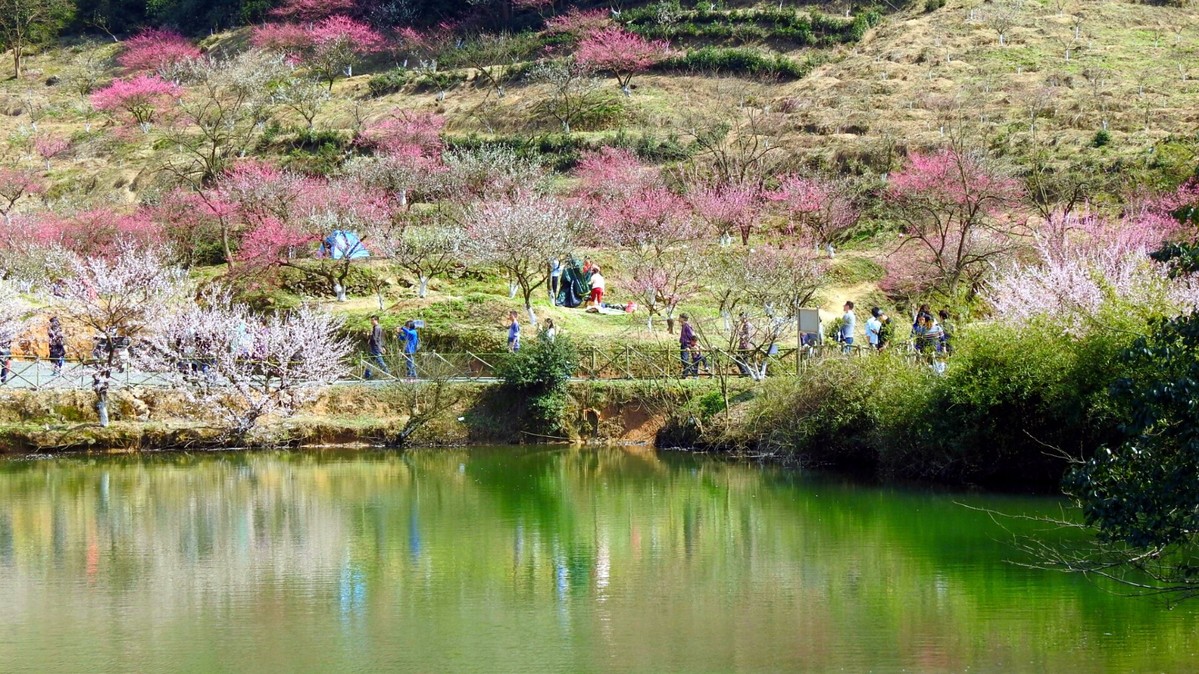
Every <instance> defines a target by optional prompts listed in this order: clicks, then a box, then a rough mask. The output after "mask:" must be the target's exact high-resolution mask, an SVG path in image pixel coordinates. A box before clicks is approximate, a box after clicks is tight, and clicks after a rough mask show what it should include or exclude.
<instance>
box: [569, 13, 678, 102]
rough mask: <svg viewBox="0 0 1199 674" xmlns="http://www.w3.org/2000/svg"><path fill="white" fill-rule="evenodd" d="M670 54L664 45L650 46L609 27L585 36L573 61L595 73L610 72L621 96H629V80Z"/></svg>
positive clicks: (667, 47) (652, 43)
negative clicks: (592, 69) (598, 71)
mask: <svg viewBox="0 0 1199 674" xmlns="http://www.w3.org/2000/svg"><path fill="white" fill-rule="evenodd" d="M669 53H670V45H669V44H667V43H666V42H653V41H650V40H646V39H645V38H643V37H641V36H640V35H637V34H635V33H630V32H629V31H627V30H625V29H623V28H619V27H616V26H612V27H610V28H601V29H599V30H596V31H594V32H592V33H590V34H588V35H587V37H585V38H583V40H582V41H581V42H580V43H579V47H578V50H577V51H576V52H575V60H577V61H578V62H579V63H580V64H582V65H585V66H587V67H590V68H594V69H596V70H604V71H608V72H611V73H612V74H613V75H614V76H615V77H616V83H617V84H618V85H619V86H620V90H621V91H622V92H623V93H624V95H625V96H628V95H629V94H630V93H632V92H631V89H630V88H629V87H630V84H631V83H632V81H633V76H634V75H636V74H637V73H639V72H642V71H644V70H647V69H648V68H649V67H650V66H652V65H654V64H655V63H658V62H659V61H661V60H662V59H664V58H666V56H667V55H668V54H669Z"/></svg>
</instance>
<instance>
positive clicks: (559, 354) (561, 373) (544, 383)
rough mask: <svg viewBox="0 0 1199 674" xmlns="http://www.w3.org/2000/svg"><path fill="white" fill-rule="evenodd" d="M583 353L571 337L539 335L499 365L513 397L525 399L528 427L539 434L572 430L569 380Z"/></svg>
mask: <svg viewBox="0 0 1199 674" xmlns="http://www.w3.org/2000/svg"><path fill="white" fill-rule="evenodd" d="M578 362H579V352H578V349H576V348H575V345H574V343H573V342H571V341H570V339H569V338H567V337H562V336H560V337H558V338H557V339H554V340H549V339H545V338H544V337H543V336H539V337H537V338H536V339H532V340H529V342H528V343H526V344H525V345H524V348H522V349H521V350H520V351H517V352H515V353H512V354H510V355H509V356H508V357H506V358H505V359H504V360H503V361H502V362H501V363H500V364H499V366H498V372H497V374H498V375H499V377H500V379H502V380H503V383H504V384H503V385H504V388H505V389H507V391H508V393H510V394H511V396H512V398H514V399H516V400H523V401H524V415H523V422H524V426H525V429H526V430H527V431H529V432H530V433H535V434H537V435H551V436H552V435H559V434H563V433H566V432H568V430H569V429H568V428H567V422H566V419H565V417H566V407H567V402H568V398H567V383H568V382H569V381H570V377H571V375H572V374H573V373H574V371H575V368H576V367H577V366H578Z"/></svg>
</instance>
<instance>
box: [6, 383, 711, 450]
mask: <svg viewBox="0 0 1199 674" xmlns="http://www.w3.org/2000/svg"><path fill="white" fill-rule="evenodd" d="M699 388H701V387H689V386H684V387H678V386H677V385H676V386H673V387H671V388H663V387H661V386H658V385H652V384H647V383H622V382H594V383H592V382H584V383H575V384H572V385H571V395H570V401H571V402H570V406H569V407H568V410H567V416H568V419H567V423H566V424H565V425H566V426H567V427H568V428H570V429H572V432H571V433H570V434H569V437H561V436H552V437H551V436H545V435H542V434H538V433H536V432H533V430H530V429H527V428H524V427H523V426H522V424H521V414H522V409H523V401H521V400H519V399H513V396H512V395H511V394H509V393H508V392H506V391H504V390H503V389H502V387H500V386H499V385H495V384H455V385H454V400H455V402H454V404H453V405H451V406H450V407H448V408H446V409H444V410H441V411H440V412H438V413H437V414H435V415H433V416H432V418H430V419H428V420H427V421H426V422H424V423H423V424H422V425H421V426H420V427H419V428H418V429H416V430H415V431H413V432H412V433H411V434H410V435H408V436H407V437H401V436H402V434H403V432H404V430H405V429H406V427H407V426H408V424H409V421H410V419H411V417H412V413H413V411H414V409H415V411H416V413H418V414H419V413H420V412H421V411H422V410H421V407H420V404H419V402H417V403H416V404H415V405H414V402H413V398H412V396H411V395H410V392H406V391H405V390H404V389H403V385H394V386H339V387H335V388H331V389H329V390H327V391H325V392H324V393H322V394H321V395H320V396H319V397H318V398H317V399H316V400H315V401H313V402H312V403H310V404H308V405H306V406H305V407H304V408H303V409H302V410H301V411H300V412H299V413H298V414H296V415H295V416H293V417H291V418H289V419H278V420H273V421H271V422H269V423H267V424H265V425H264V426H263V428H262V432H261V433H259V434H257V435H256V436H254V440H253V442H252V443H251V444H252V445H253V446H272V447H279V446H288V447H315V446H330V445H341V446H399V445H412V446H435V445H470V444H521V443H537V442H547V441H559V442H561V441H569V442H576V443H613V444H641V445H650V446H652V445H653V444H654V440H655V438H656V437H657V436H658V434H659V433H660V431H661V430H662V428H663V427H665V426H667V425H668V423H669V421H670V419H671V413H672V410H677V409H679V408H680V405H681V404H682V403H684V402H685V401H686V400H688V399H690V398H691V397H692V396H693V394H694V391H695V390H698V389H699ZM94 406H95V398H94V396H93V395H92V394H91V392H90V391H74V390H72V391H52V390H47V391H7V392H4V394H3V395H2V396H0V454H4V453H8V454H32V453H52V452H79V451H82V452H130V451H153V450H185V449H230V448H237V447H241V446H244V445H245V443H243V442H236V441H231V440H229V439H228V438H227V437H226V436H225V434H223V433H222V432H221V429H220V428H219V427H218V426H216V425H214V424H212V423H208V422H205V421H204V420H202V419H198V418H197V413H196V410H195V409H194V407H193V406H192V404H191V403H189V402H188V400H187V399H186V398H185V397H184V396H182V395H180V394H178V393H176V392H174V391H170V390H165V389H159V388H144V389H139V388H132V389H127V390H121V391H118V392H114V393H113V394H112V397H111V401H110V409H111V415H112V423H111V425H109V426H108V427H107V428H101V427H100V426H99V425H98V423H97V421H96V414H95V407H94Z"/></svg>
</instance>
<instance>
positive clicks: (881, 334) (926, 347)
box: [837, 301, 953, 356]
mask: <svg viewBox="0 0 1199 674" xmlns="http://www.w3.org/2000/svg"><path fill="white" fill-rule="evenodd" d="M843 310H844V312H845V313H844V314H843V315H842V316H841V327H840V329H839V330H838V332H837V338H838V341H839V342H840V343H841V344H843V345H844V349H845V351H846V352H849V351H850V350H851V349H852V348H853V343H854V329H855V327H856V325H857V317H856V316H855V315H854V303H853V302H852V301H849V302H846V303H845V306H844V307H843ZM938 319H939V320H938ZM949 321H950V314H949V311H948V310H947V309H941V310H940V311H939V312H937V315H936V316H934V315H933V311H932V309H931V308H930V307H929V305H927V304H922V305H920V308H919V309H918V310H917V311H916V315H915V317H914V318H913V320H912V330H911V333H910V335H909V337H910V341H909V343H910V344H911V346H912V348H913V349H914V350H915V351H916V352H917V353H920V354H923V355H926V356H933V355H935V354H950V353H953V341H952V340H953V331H952V329H951V327H950V323H949ZM865 328H866V342H867V344H868V345H869V346H870V348H871V349H873V350H876V351H883V350H885V349H886V348H887V347H888V345H890V344H891V343H892V342H893V340H894V327H893V326H892V324H891V318H890V317H889V316H887V312H886V311H885V310H883V309H881V308H879V307H874V308H872V309H871V310H870V318H869V319H867V320H866V326H865Z"/></svg>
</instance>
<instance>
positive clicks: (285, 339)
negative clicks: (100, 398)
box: [153, 291, 351, 443]
mask: <svg viewBox="0 0 1199 674" xmlns="http://www.w3.org/2000/svg"><path fill="white" fill-rule="evenodd" d="M341 325H342V319H340V318H338V317H334V316H332V315H330V314H329V313H327V312H324V311H321V310H319V309H315V308H311V307H308V306H304V307H300V308H299V309H296V310H294V311H291V312H287V313H279V314H271V315H266V316H263V315H259V314H255V313H254V312H252V311H251V310H250V308H249V307H247V306H245V305H244V304H238V303H234V302H233V301H231V299H230V297H229V295H228V294H227V293H225V292H223V291H209V292H207V293H205V294H204V296H203V297H202V298H201V301H200V302H199V303H191V304H188V305H187V306H185V307H182V309H181V310H180V311H177V312H175V313H174V314H173V315H171V316H170V317H169V319H168V320H167V321H166V324H165V325H164V329H163V330H161V331H160V332H158V333H157V334H156V335H155V337H156V338H155V340H154V343H153V347H154V352H155V353H156V354H157V355H158V358H157V362H158V364H159V370H160V372H161V374H162V375H164V376H167V377H169V378H170V379H171V380H172V381H173V382H174V383H175V384H176V385H177V386H178V389H179V390H181V391H183V392H184V394H185V395H187V396H188V397H189V399H190V400H191V401H192V402H193V403H195V404H196V406H197V408H198V409H204V410H208V411H210V412H211V413H212V414H213V416H214V417H215V418H216V419H217V421H218V422H219V423H220V425H221V428H222V431H223V432H224V433H225V434H226V436H227V438H229V439H232V440H234V441H235V442H239V443H240V442H245V441H247V440H248V439H251V436H252V433H253V432H254V431H255V429H256V428H258V427H259V426H260V424H261V423H262V421H263V420H264V419H266V418H269V417H276V418H281V417H287V416H290V415H292V414H294V413H295V412H296V410H297V409H298V408H299V407H300V406H301V405H303V404H305V403H306V402H309V401H311V400H312V399H313V398H314V397H315V396H316V395H317V394H318V393H319V392H320V391H321V390H322V389H323V388H325V387H327V386H329V385H330V384H332V383H334V382H336V381H337V380H338V379H340V378H341V377H343V376H344V375H345V374H346V372H347V358H348V356H349V355H350V350H351V347H350V344H349V342H348V341H346V340H345V339H344V338H343V337H342V336H340V329H341Z"/></svg>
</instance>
